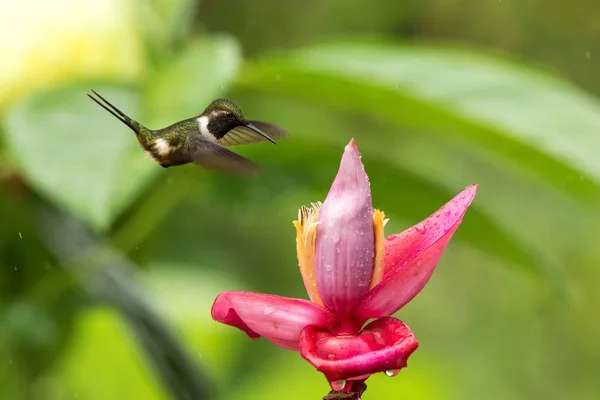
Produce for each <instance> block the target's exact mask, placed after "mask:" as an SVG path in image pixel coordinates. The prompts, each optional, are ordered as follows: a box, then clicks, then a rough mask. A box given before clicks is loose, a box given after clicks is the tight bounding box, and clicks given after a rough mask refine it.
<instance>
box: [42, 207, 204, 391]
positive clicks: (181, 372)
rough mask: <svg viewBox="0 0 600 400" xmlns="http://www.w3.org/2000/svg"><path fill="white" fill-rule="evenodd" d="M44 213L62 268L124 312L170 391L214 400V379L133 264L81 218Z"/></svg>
mask: <svg viewBox="0 0 600 400" xmlns="http://www.w3.org/2000/svg"><path fill="white" fill-rule="evenodd" d="M44 217H45V218H43V219H42V220H41V229H42V231H43V233H44V236H45V239H46V241H47V243H48V244H49V247H51V248H53V249H54V251H55V252H56V253H57V257H58V258H59V259H60V260H61V261H62V266H63V267H64V268H65V269H66V270H67V271H69V272H70V273H71V274H73V276H74V277H76V278H77V280H78V283H79V285H80V287H81V289H82V290H83V291H84V292H85V293H86V295H87V296H89V297H90V298H91V299H92V300H94V301H96V302H100V303H105V304H109V305H111V306H112V307H113V308H114V309H115V310H117V311H118V312H119V313H120V315H121V316H122V317H123V319H124V320H125V321H126V322H127V324H128V326H129V328H130V331H131V333H132V334H133V335H134V336H135V339H136V341H137V344H138V345H139V346H140V347H141V348H142V349H143V350H144V352H145V355H146V357H147V361H149V364H150V366H151V367H152V369H153V370H154V372H155V374H156V376H157V378H159V379H160V380H161V381H162V383H163V385H164V386H165V387H166V388H168V389H169V391H170V393H171V395H172V396H173V397H174V398H175V399H177V400H188V399H190V398H193V399H198V400H200V399H207V398H210V397H211V391H212V387H211V386H212V385H211V382H209V379H208V378H207V377H206V376H205V374H204V373H203V371H202V370H201V369H200V368H197V366H196V365H195V363H194V361H192V359H191V358H190V357H189V354H188V352H187V351H186V349H185V348H184V347H183V346H182V345H181V344H180V343H179V340H178V339H177V337H176V335H175V334H174V333H173V332H172V331H171V329H170V327H169V326H167V324H165V323H164V322H163V320H162V318H161V317H160V316H159V315H158V314H157V313H156V312H155V311H154V309H153V307H152V306H151V305H150V304H149V301H148V300H147V295H146V294H145V293H144V291H143V290H142V289H141V288H140V287H139V285H137V284H136V282H135V280H134V278H133V277H132V275H133V274H134V271H135V269H136V268H135V266H133V265H132V264H131V263H130V262H129V261H128V260H127V258H126V257H125V256H124V255H123V254H121V253H120V252H119V251H117V250H116V249H114V248H113V247H112V246H111V245H110V244H108V243H107V242H106V241H105V240H104V239H103V238H102V237H99V235H96V234H94V233H93V232H91V231H90V230H89V229H88V228H87V227H86V226H85V225H84V224H82V223H81V222H80V221H79V220H78V219H77V218H73V217H72V216H71V215H69V214H66V213H60V212H59V213H56V212H52V211H49V212H48V213H47V214H46V215H44ZM56 232H60V233H61V234H60V235H57V234H56Z"/></svg>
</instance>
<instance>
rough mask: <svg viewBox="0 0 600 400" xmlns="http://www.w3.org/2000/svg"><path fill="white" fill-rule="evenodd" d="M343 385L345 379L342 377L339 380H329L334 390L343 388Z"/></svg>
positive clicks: (344, 384)
mask: <svg viewBox="0 0 600 400" xmlns="http://www.w3.org/2000/svg"><path fill="white" fill-rule="evenodd" d="M345 386H346V381H345V380H343V379H342V380H341V381H334V382H331V388H332V389H333V390H335V391H336V392H339V391H340V390H344V387H345Z"/></svg>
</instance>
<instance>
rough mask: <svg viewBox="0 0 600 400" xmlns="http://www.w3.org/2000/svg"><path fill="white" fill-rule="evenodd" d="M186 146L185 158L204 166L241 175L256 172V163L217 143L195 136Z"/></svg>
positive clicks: (254, 173)
mask: <svg viewBox="0 0 600 400" xmlns="http://www.w3.org/2000/svg"><path fill="white" fill-rule="evenodd" d="M186 147H187V148H186V149H185V151H186V152H187V154H186V158H188V159H189V160H190V161H192V162H194V163H196V164H198V165H200V166H202V167H204V168H207V169H211V170H217V171H222V172H229V173H234V174H243V175H256V174H257V173H258V165H256V164H255V163H253V162H252V161H250V160H248V159H247V158H245V157H242V156H240V155H239V154H236V153H234V152H233V151H231V150H228V149H226V148H225V147H223V146H221V145H219V144H218V143H213V142H209V141H207V140H203V139H200V138H195V139H193V140H192V143H190V145H189V146H186Z"/></svg>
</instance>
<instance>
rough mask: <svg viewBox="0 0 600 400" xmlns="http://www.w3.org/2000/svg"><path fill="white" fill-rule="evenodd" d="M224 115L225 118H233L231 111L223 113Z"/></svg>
mask: <svg viewBox="0 0 600 400" xmlns="http://www.w3.org/2000/svg"><path fill="white" fill-rule="evenodd" d="M225 115H226V116H227V118H231V117H233V113H232V112H231V111H227V112H226V113H225Z"/></svg>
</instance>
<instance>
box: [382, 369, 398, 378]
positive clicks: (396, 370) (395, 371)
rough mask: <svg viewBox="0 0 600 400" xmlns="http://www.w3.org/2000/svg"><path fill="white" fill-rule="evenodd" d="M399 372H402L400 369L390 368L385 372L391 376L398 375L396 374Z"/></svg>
mask: <svg viewBox="0 0 600 400" xmlns="http://www.w3.org/2000/svg"><path fill="white" fill-rule="evenodd" d="M399 373H400V370H399V369H388V370H387V371H385V374H386V375H387V376H389V377H390V378H391V377H392V376H396V375H398V374H399Z"/></svg>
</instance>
